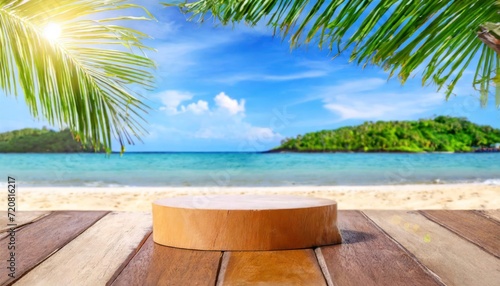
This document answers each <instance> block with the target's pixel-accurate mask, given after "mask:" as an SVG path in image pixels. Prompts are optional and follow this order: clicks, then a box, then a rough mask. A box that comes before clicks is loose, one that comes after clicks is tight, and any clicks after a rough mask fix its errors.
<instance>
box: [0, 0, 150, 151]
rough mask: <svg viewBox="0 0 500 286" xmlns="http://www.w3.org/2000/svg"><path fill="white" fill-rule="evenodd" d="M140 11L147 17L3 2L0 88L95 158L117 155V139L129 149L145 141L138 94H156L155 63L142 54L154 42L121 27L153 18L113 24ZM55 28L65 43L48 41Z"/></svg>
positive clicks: (88, 3) (118, 5)
mask: <svg viewBox="0 0 500 286" xmlns="http://www.w3.org/2000/svg"><path fill="white" fill-rule="evenodd" d="M133 8H135V9H143V8H142V7H140V6H136V5H132V4H129V3H127V2H126V1H124V0H108V1H93V0H58V1H45V0H30V1H22V0H0V47H1V49H0V88H2V89H3V90H4V91H5V92H6V93H7V95H15V96H18V95H19V94H22V95H23V96H24V99H25V101H26V104H27V105H28V107H29V110H30V112H31V114H32V115H33V116H35V117H36V118H45V119H46V120H47V121H48V122H49V123H50V124H51V125H59V126H61V127H69V128H70V130H71V131H72V132H73V134H74V135H75V137H77V138H80V140H82V141H83V143H84V144H86V143H87V140H90V143H91V144H92V145H93V146H94V148H95V149H96V150H97V149H101V148H104V149H106V150H107V151H110V150H111V143H112V137H113V136H115V137H116V138H117V140H118V141H119V142H120V144H121V145H122V146H123V144H125V143H126V142H127V143H129V144H131V143H133V137H136V138H139V139H140V136H141V135H143V134H144V132H145V129H144V128H143V126H142V124H144V123H145V120H144V118H143V115H144V114H145V112H146V111H147V106H146V105H145V104H144V103H142V102H141V100H140V97H141V95H140V94H139V92H136V90H139V91H140V90H143V89H144V88H146V89H148V88H151V87H152V85H153V76H152V73H151V72H152V69H153V68H154V63H153V61H151V60H150V59H148V58H147V57H146V56H144V55H143V54H140V53H138V52H139V51H140V50H143V49H149V48H148V47H147V46H145V45H143V43H142V41H143V40H144V39H145V38H147V37H148V36H147V35H145V34H143V33H141V32H139V31H137V30H134V29H131V28H127V27H125V26H121V25H120V23H122V22H127V21H135V20H148V19H152V16H151V15H150V14H149V12H147V11H146V10H145V9H144V10H142V12H143V13H144V14H145V16H144V17H136V16H123V17H118V18H111V17H110V16H109V15H110V12H111V11H114V10H118V11H120V13H122V11H128V9H133ZM123 13H125V12H123ZM49 23H55V24H58V25H60V27H61V35H60V37H59V38H57V39H55V40H50V39H49V38H47V37H46V36H45V35H44V27H46V26H47V25H48V24H49Z"/></svg>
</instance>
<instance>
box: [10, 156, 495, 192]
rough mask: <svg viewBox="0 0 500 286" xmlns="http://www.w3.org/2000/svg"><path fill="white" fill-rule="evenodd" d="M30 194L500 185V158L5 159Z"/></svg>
mask: <svg viewBox="0 0 500 286" xmlns="http://www.w3.org/2000/svg"><path fill="white" fill-rule="evenodd" d="M0 175H2V177H3V178H4V180H3V181H4V182H1V181H0V184H2V185H3V184H6V181H7V176H13V177H15V178H16V180H17V182H18V185H19V186H20V187H22V186H30V187H47V186H54V187H57V186H79V187H84V186H87V187H115V186H289V185H307V186H330V185H385V184H427V183H437V184H439V183H485V184H500V153H482V154H441V153H429V154H387V153H369V154H363V153H323V154H288V153H287V154H284V153H282V154H262V153H125V154H124V155H123V156H120V155H119V154H112V155H110V156H107V155H104V154H0Z"/></svg>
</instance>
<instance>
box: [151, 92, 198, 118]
mask: <svg viewBox="0 0 500 286" xmlns="http://www.w3.org/2000/svg"><path fill="white" fill-rule="evenodd" d="M156 97H158V98H159V99H160V101H161V103H162V104H163V106H161V107H160V110H161V111H166V112H167V113H169V114H177V113H179V110H178V107H179V105H180V104H181V102H183V101H186V100H190V99H191V98H193V95H192V94H191V93H189V92H184V91H178V90H166V91H163V92H161V93H159V94H157V95H156Z"/></svg>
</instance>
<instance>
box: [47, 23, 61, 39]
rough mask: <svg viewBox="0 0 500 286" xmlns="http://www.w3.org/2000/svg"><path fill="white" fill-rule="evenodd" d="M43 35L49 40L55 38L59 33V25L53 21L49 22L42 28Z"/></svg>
mask: <svg viewBox="0 0 500 286" xmlns="http://www.w3.org/2000/svg"><path fill="white" fill-rule="evenodd" d="M43 35H44V36H45V37H46V38H47V39H49V40H51V41H53V40H56V39H57V38H59V36H60V35H61V26H60V25H58V24H55V23H49V24H47V26H45V28H44V29H43Z"/></svg>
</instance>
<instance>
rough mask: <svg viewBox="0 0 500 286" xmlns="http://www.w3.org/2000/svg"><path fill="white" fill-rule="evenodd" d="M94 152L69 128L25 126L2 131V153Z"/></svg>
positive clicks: (0, 151) (0, 135)
mask: <svg viewBox="0 0 500 286" xmlns="http://www.w3.org/2000/svg"><path fill="white" fill-rule="evenodd" d="M76 152H94V148H92V146H91V145H87V146H85V145H83V144H82V142H80V141H77V140H76V139H75V138H73V136H72V134H71V132H70V131H69V129H65V130H62V131H53V130H49V129H48V128H43V129H35V128H25V129H20V130H14V131H9V132H4V133H0V153H76Z"/></svg>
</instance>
